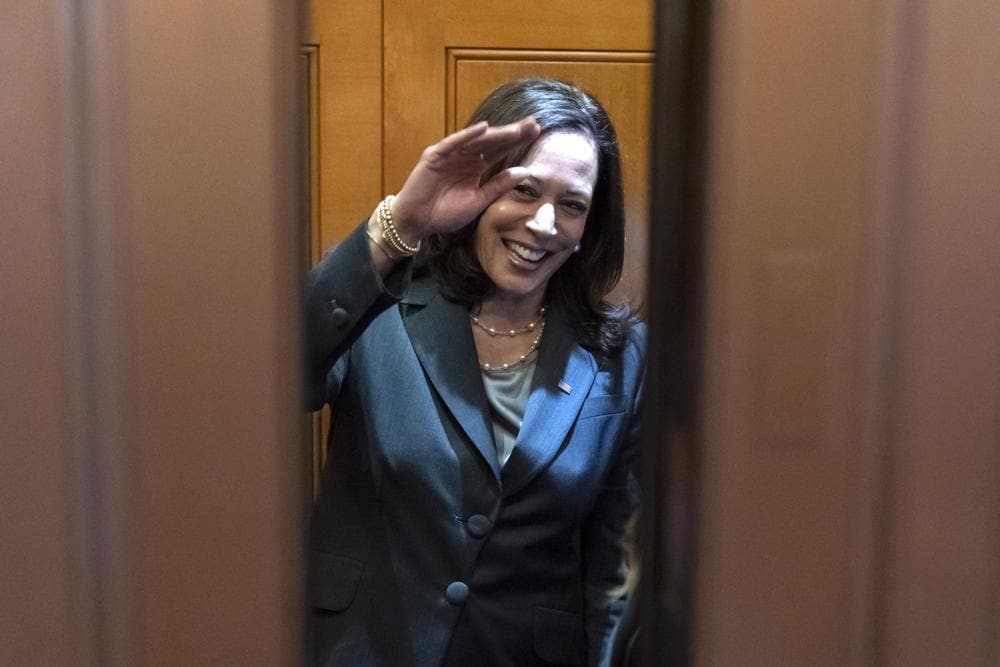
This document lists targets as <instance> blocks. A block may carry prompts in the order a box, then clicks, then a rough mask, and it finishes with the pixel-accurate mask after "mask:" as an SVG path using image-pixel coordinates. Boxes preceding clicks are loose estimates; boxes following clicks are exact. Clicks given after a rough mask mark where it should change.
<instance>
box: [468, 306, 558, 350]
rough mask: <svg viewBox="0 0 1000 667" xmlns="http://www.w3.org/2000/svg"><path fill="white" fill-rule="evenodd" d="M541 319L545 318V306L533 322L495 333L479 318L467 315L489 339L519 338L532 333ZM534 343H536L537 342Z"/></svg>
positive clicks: (494, 330)
mask: <svg viewBox="0 0 1000 667" xmlns="http://www.w3.org/2000/svg"><path fill="white" fill-rule="evenodd" d="M543 317H545V306H542V308H541V309H540V310H539V311H538V317H536V318H535V320H534V321H533V322H528V323H527V324H526V325H524V326H523V327H521V328H520V329H508V330H507V331H497V330H496V329H494V328H493V327H488V326H486V325H485V324H483V323H482V322H480V321H479V318H478V317H476V316H475V315H472V314H470V315H469V319H470V320H472V323H473V324H474V325H476V326H477V327H479V328H480V329H482V330H483V331H485V332H486V333H487V334H488V335H489V336H490V337H491V338H492V337H494V336H501V335H502V336H510V337H511V338H513V337H514V336H520V335H521V334H523V333H528V332H529V331H534V330H535V327H537V326H538V323H539V322H541V321H542V318H543ZM535 342H537V340H536V341H535Z"/></svg>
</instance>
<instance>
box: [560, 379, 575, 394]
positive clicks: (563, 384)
mask: <svg viewBox="0 0 1000 667" xmlns="http://www.w3.org/2000/svg"><path fill="white" fill-rule="evenodd" d="M559 388H560V389H561V390H562V391H563V392H564V393H566V394H568V393H569V392H571V391H573V387H571V386H569V383H568V382H566V380H559Z"/></svg>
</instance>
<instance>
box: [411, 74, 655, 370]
mask: <svg viewBox="0 0 1000 667" xmlns="http://www.w3.org/2000/svg"><path fill="white" fill-rule="evenodd" d="M528 116H532V117H534V119H535V120H536V121H537V122H538V124H539V126H540V127H541V130H542V134H545V133H547V132H563V131H571V132H583V133H584V134H586V135H588V136H589V137H590V138H591V139H592V140H593V142H594V145H595V146H596V147H597V154H598V164H597V183H596V184H595V187H594V193H593V197H592V199H591V206H590V211H589V213H588V215H587V222H586V225H585V226H584V231H583V238H582V239H581V240H580V250H579V252H576V253H573V254H572V255H570V257H569V259H567V260H566V262H565V264H563V265H562V266H561V267H559V269H558V270H557V271H556V272H555V273H554V274H553V275H552V277H551V278H550V279H549V284H548V288H547V293H546V299H547V301H548V303H549V304H550V305H553V304H554V305H558V306H560V307H562V308H563V310H564V312H565V313H566V314H567V315H568V317H569V320H570V325H571V326H572V329H573V331H576V332H577V337H578V340H577V342H578V343H579V344H580V345H582V346H583V347H585V348H586V349H588V350H590V351H591V352H592V353H594V354H595V356H597V357H598V358H599V359H606V358H607V357H609V356H610V355H612V354H615V353H617V352H619V351H621V349H622V348H623V347H624V345H625V343H626V341H627V338H628V334H629V329H630V327H631V325H632V323H633V321H634V319H635V317H634V315H633V314H632V312H631V310H630V308H629V307H628V305H627V304H626V303H620V304H611V303H609V302H607V301H606V300H605V299H606V297H607V295H608V293H609V292H610V291H611V290H612V289H613V288H614V287H615V285H617V284H618V281H619V279H620V278H621V273H622V265H623V263H624V258H625V207H624V196H623V193H622V170H621V158H620V155H619V149H618V137H617V134H616V133H615V128H614V125H612V123H611V118H610V117H609V116H608V113H607V111H605V110H604V107H602V106H601V105H600V103H599V102H598V101H597V100H595V99H594V98H593V97H592V96H591V95H589V94H587V93H586V92H584V91H583V90H581V89H580V88H578V87H576V86H574V85H571V84H568V83H565V82H563V81H556V80H552V79H539V78H530V79H521V80H518V81H512V82H510V83H507V84H504V85H502V86H500V87H499V88H497V89H496V90H494V91H493V92H492V93H490V95H489V96H488V97H487V98H486V99H485V100H483V101H482V103H481V104H480V105H479V108H477V109H476V111H475V112H474V113H473V114H472V117H471V118H470V119H469V125H472V124H473V123H477V122H479V121H483V120H485V121H487V122H488V123H489V124H490V125H504V124H507V123H513V122H516V121H519V120H521V119H522V118H527V117H528ZM530 149H531V146H525V147H523V148H521V149H519V150H518V151H515V152H514V153H512V154H510V155H508V156H507V157H506V158H504V159H503V160H501V161H500V162H498V163H496V164H494V165H492V166H491V167H490V169H489V170H488V171H487V172H486V174H485V175H484V177H483V178H484V180H487V179H489V178H491V177H492V176H494V175H495V174H497V173H499V172H500V171H501V170H503V169H506V168H508V167H512V166H515V165H519V164H522V163H523V162H524V160H525V158H526V157H527V155H528V152H529V151H530ZM478 224H479V220H478V219H477V220H475V221H474V222H473V223H472V224H470V225H467V226H466V227H464V228H463V229H461V230H459V231H457V232H452V233H449V234H439V235H435V236H432V237H431V238H429V239H427V243H426V244H425V246H426V250H425V253H424V257H422V258H421V259H422V261H421V262H420V263H421V264H422V265H425V266H426V267H428V268H429V269H430V271H431V272H433V273H434V274H436V276H437V277H438V279H439V281H440V282H441V285H442V290H443V292H444V294H445V296H446V297H447V298H449V299H451V300H453V301H457V302H460V303H465V304H468V305H469V306H472V305H473V304H475V303H477V302H479V301H481V300H482V299H483V298H485V297H487V296H489V294H490V293H491V292H492V290H493V289H495V287H494V285H493V282H492V281H491V280H490V278H489V276H487V274H486V272H485V271H483V268H482V266H481V265H480V264H479V260H478V258H477V257H476V253H475V249H474V246H473V235H474V234H475V230H476V227H477V226H478Z"/></svg>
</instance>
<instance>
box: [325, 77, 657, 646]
mask: <svg viewBox="0 0 1000 667" xmlns="http://www.w3.org/2000/svg"><path fill="white" fill-rule="evenodd" d="M623 247H624V214H623V205H622V192H621V169H620V163H619V157H618V144H617V139H616V137H615V132H614V128H613V127H612V125H611V121H610V120H609V119H608V117H607V114H606V113H605V111H604V110H603V109H602V108H601V107H600V105H599V104H598V103H597V102H596V101H594V100H593V99H592V98H591V97H590V96H588V95H586V94H585V93H583V92H582V91H580V90H579V89H577V88H575V87H573V86H570V85H567V84H564V83H560V82H556V81H548V80H541V79H528V80H523V81H518V82H515V83H512V84H508V85H506V86H503V87H501V88H499V89H497V90H496V91H494V92H493V93H492V94H491V95H490V96H489V97H488V98H487V99H486V100H485V101H484V102H483V103H482V104H481V105H480V107H479V109H478V110H477V111H476V112H475V114H474V115H473V118H472V120H471V124H470V125H469V126H468V127H466V128H465V129H463V130H461V131H459V132H456V133H455V134H452V135H450V136H448V137H446V138H445V139H443V140H442V141H440V142H439V143H437V144H435V145H433V146H431V147H429V148H428V149H427V150H425V151H424V154H423V155H422V157H421V159H420V161H419V162H418V164H417V165H416V167H414V169H413V171H412V172H411V173H410V175H409V177H408V178H407V180H406V183H405V184H404V186H403V188H402V190H401V191H400V192H399V194H398V196H397V197H395V198H391V197H390V198H387V199H386V201H384V202H382V203H381V204H380V205H379V206H378V207H377V208H376V210H375V212H374V213H373V214H372V216H371V218H370V219H369V220H368V221H367V222H366V223H364V224H362V225H361V226H359V227H358V228H357V229H356V230H355V231H354V232H353V233H352V234H351V235H350V236H349V237H348V238H347V239H346V240H345V241H344V242H343V243H341V244H340V245H339V246H337V247H336V248H335V249H333V250H332V251H331V252H330V253H329V254H328V255H327V256H326V257H325V258H324V259H323V261H322V262H321V263H320V264H319V265H318V266H317V267H316V268H315V269H314V270H313V272H312V273H311V274H310V276H309V280H308V283H307V290H306V308H307V348H308V361H309V366H310V368H309V370H310V373H311V374H312V377H311V389H312V394H313V407H314V408H318V407H319V406H321V405H322V404H323V403H324V402H326V403H330V404H331V406H332V413H333V423H332V426H331V434H330V450H329V457H328V464H327V467H326V470H325V472H324V481H323V488H322V493H321V495H320V497H319V499H318V500H317V504H316V507H315V511H314V515H313V523H312V538H311V540H312V553H311V561H310V563H311V571H310V583H309V586H310V594H311V598H312V605H313V608H314V612H313V617H312V635H313V646H312V650H313V659H314V662H315V663H317V664H327V665H438V664H454V665H484V664H498V665H531V664H551V663H561V664H596V663H597V661H598V660H599V658H600V653H601V651H602V650H603V645H604V643H605V641H606V639H607V636H608V634H609V632H610V630H611V628H612V627H613V625H614V622H615V618H616V615H617V614H618V612H619V610H618V606H619V605H616V604H609V603H608V591H610V590H612V589H613V588H614V587H615V586H618V585H620V584H621V581H622V579H621V577H622V569H621V555H620V554H621V535H622V530H623V526H624V523H625V521H626V520H627V518H628V516H629V515H630V513H631V511H632V509H633V506H634V502H633V498H632V494H631V493H630V491H631V489H632V488H633V484H632V481H631V480H632V477H633V466H634V463H635V459H636V456H637V452H638V449H637V445H638V443H637V439H636V432H635V430H636V427H637V424H638V416H637V408H638V401H639V396H640V393H641V391H640V385H641V378H642V368H643V362H642V347H643V333H642V332H643V329H642V326H641V325H640V324H637V323H634V322H633V318H632V316H631V315H630V314H629V312H628V311H627V309H626V308H624V307H617V308H614V307H611V306H609V305H608V304H606V303H605V302H604V300H603V299H604V297H605V296H606V294H607V293H608V291H609V290H610V289H611V288H612V287H613V286H614V285H615V284H616V282H617V280H618V278H619V276H620V273H621V269H622V262H623ZM418 250H419V254H417V251H418ZM414 255H416V258H414Z"/></svg>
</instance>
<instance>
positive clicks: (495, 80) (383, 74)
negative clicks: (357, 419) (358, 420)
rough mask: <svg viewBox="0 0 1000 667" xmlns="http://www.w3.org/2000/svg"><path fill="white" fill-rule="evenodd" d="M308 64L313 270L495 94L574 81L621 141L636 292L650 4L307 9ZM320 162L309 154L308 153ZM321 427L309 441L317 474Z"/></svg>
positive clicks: (635, 294)
mask: <svg viewBox="0 0 1000 667" xmlns="http://www.w3.org/2000/svg"><path fill="white" fill-rule="evenodd" d="M305 41H306V45H305V47H304V48H305V54H306V56H305V60H304V62H305V67H306V74H307V81H309V82H311V86H310V91H311V94H310V96H309V99H310V100H311V102H310V104H309V105H308V107H309V108H310V109H311V118H312V124H311V127H312V128H313V131H312V133H311V142H310V145H311V149H310V152H311V153H312V155H313V156H314V159H313V161H312V166H313V168H312V174H313V179H312V182H313V188H312V192H313V196H312V198H311V201H312V204H313V206H312V208H313V216H312V220H313V224H312V230H311V239H312V242H311V250H310V256H311V259H312V261H316V260H317V259H318V258H319V256H320V253H321V252H322V250H323V249H325V248H327V247H329V246H330V245H332V244H334V243H336V242H338V241H339V240H341V239H342V238H344V237H345V236H346V235H347V233H348V232H349V231H350V230H351V229H352V228H353V227H354V226H355V225H357V224H358V222H359V221H360V220H361V219H362V218H364V217H366V216H367V215H369V213H370V212H371V211H372V209H373V208H374V206H375V204H376V203H377V202H378V200H379V199H381V198H382V197H383V196H384V195H385V194H388V193H391V192H397V191H398V190H399V188H400V187H402V184H403V181H404V180H405V178H406V175H407V174H408V173H409V170H410V169H411V168H412V166H413V165H414V164H415V163H416V161H417V159H418V158H419V157H420V153H421V151H422V150H423V149H424V148H425V147H426V146H428V145H430V144H432V143H434V142H435V141H437V140H438V139H440V138H441V137H442V136H444V135H445V134H446V133H447V132H449V131H452V130H454V129H457V128H458V127H461V126H462V125H464V124H465V121H466V120H467V119H468V117H469V115H470V114H471V112H472V110H473V109H474V107H475V105H476V104H477V103H478V102H479V101H480V100H481V99H482V98H483V97H484V96H485V95H486V94H487V93H488V92H489V91H490V90H492V89H493V88H495V87H496V86H497V85H499V84H500V83H503V82H505V81H508V80H510V79H514V78H519V77H523V76H529V75H537V76H552V77H557V78H561V79H565V80H568V81H571V82H573V83H577V84H578V85H580V86H582V87H583V88H585V89H586V90H588V91H590V92H591V93H593V94H594V95H595V96H596V97H597V98H598V99H599V100H600V101H601V102H602V103H603V104H604V105H605V106H606V107H607V109H608V111H609V113H610V114H611V116H612V118H613V119H614V121H615V124H616V127H617V129H618V134H619V139H620V142H621V145H622V154H623V165H622V166H623V172H624V179H625V195H626V207H627V210H626V213H627V229H626V236H627V239H626V271H625V275H624V277H623V280H622V285H621V287H620V288H619V290H618V291H617V293H616V296H619V297H627V298H629V299H630V300H631V301H632V302H633V303H635V305H636V306H637V307H640V308H641V306H642V297H643V294H644V290H645V272H644V270H645V264H646V254H645V247H646V225H647V182H648V176H647V174H648V167H647V161H648V133H649V121H648V118H649V114H650V111H649V100H650V91H651V74H652V59H653V53H652V2H651V0H622V1H621V2H615V3H609V2H606V1H605V0H554V1H550V2H545V3H537V2H528V1H527V0H512V1H511V2H507V3H505V4H504V5H503V6H502V8H498V5H496V4H495V3H486V2H481V1H475V2H469V1H462V0H446V1H441V2H426V1H419V0H393V1H392V2H385V3H383V2H380V1H379V0H356V1H354V2H350V3H347V2H335V1H334V0H310V3H309V6H308V25H307V29H306V40H305ZM316 156H318V157H316ZM322 430H324V429H323V428H322V427H317V429H316V432H317V437H316V439H315V443H314V449H315V461H316V467H317V469H318V468H319V467H321V465H322V458H323V456H322V448H323V445H322V438H321V437H319V435H318V434H319V433H320V432H321V431H322Z"/></svg>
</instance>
